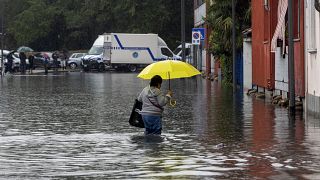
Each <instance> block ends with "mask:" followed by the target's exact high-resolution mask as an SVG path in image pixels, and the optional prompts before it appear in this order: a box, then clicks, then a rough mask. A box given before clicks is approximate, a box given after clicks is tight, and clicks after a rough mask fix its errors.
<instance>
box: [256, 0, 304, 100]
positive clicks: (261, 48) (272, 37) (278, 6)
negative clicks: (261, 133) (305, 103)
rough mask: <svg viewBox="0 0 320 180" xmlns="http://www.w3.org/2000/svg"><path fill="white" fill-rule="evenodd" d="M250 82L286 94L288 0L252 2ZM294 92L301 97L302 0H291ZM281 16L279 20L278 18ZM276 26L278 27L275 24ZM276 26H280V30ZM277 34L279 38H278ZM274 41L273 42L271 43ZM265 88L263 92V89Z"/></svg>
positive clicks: (276, 92)
mask: <svg viewBox="0 0 320 180" xmlns="http://www.w3.org/2000/svg"><path fill="white" fill-rule="evenodd" d="M251 3H252V83H253V85H254V86H257V87H258V89H259V90H260V91H264V92H270V94H271V93H273V94H279V95H283V96H284V97H285V98H286V97H288V94H289V92H288V84H289V83H290V82H289V80H288V58H287V56H288V37H287V29H288V27H287V24H288V23H287V22H288V18H287V16H286V13H287V9H288V0H264V1H252V2H251ZM281 14H282V16H281ZM293 14H294V15H293V16H294V17H293V19H294V22H293V26H294V27H293V29H294V65H295V93H296V96H297V97H304V96H305V66H304V64H305V60H304V27H305V26H304V1H303V0H293ZM281 19H282V21H281ZM278 26H280V27H278ZM279 29H283V31H280V30H279ZM278 37H283V38H282V39H281V38H278ZM274 42H275V43H276V44H275V45H274ZM273 46H274V48H273ZM266 90H267V91H266Z"/></svg>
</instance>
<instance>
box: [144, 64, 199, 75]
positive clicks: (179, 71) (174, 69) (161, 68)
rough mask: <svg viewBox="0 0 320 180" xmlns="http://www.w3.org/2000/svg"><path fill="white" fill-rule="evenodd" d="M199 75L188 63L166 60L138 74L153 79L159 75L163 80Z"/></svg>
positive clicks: (151, 65)
mask: <svg viewBox="0 0 320 180" xmlns="http://www.w3.org/2000/svg"><path fill="white" fill-rule="evenodd" d="M198 74H201V73H200V72H199V71H198V70H197V69H196V68H194V67H193V66H192V65H190V64H188V63H185V62H182V61H177V60H165V61H159V62H156V63H152V64H150V65H148V66H147V67H145V68H144V69H143V70H142V71H141V72H140V73H139V74H138V77H139V78H142V79H151V78H152V77H153V76H155V75H159V76H161V77H162V79H176V78H185V77H192V76H195V75H198Z"/></svg>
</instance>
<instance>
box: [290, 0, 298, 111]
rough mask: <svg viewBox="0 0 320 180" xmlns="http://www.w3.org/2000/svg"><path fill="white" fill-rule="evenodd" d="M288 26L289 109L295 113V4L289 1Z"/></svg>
mask: <svg viewBox="0 0 320 180" xmlns="http://www.w3.org/2000/svg"><path fill="white" fill-rule="evenodd" d="M288 21H289V22H288V26H289V29H288V31H289V93H290V101H289V109H290V113H294V111H295V94H296V93H295V80H294V49H293V2H292V0H289V1H288Z"/></svg>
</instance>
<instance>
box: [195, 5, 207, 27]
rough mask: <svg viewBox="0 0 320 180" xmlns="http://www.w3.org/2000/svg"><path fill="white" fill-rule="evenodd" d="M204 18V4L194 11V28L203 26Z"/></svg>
mask: <svg viewBox="0 0 320 180" xmlns="http://www.w3.org/2000/svg"><path fill="white" fill-rule="evenodd" d="M204 17H206V3H203V4H202V5H201V6H200V7H198V8H197V9H195V10H194V27H198V26H200V25H202V24H204V21H203V18H204Z"/></svg>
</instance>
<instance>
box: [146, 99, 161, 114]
mask: <svg viewBox="0 0 320 180" xmlns="http://www.w3.org/2000/svg"><path fill="white" fill-rule="evenodd" d="M155 97H156V96H155ZM147 98H148V99H149V101H150V102H151V104H152V105H154V106H155V107H157V108H159V109H161V110H162V111H163V107H161V106H160V105H158V104H155V103H153V102H152V101H151V100H150V98H149V97H147Z"/></svg>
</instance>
